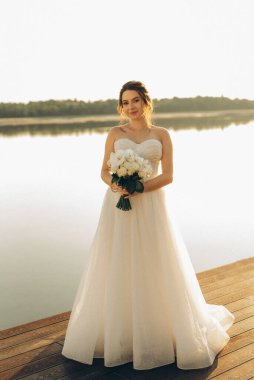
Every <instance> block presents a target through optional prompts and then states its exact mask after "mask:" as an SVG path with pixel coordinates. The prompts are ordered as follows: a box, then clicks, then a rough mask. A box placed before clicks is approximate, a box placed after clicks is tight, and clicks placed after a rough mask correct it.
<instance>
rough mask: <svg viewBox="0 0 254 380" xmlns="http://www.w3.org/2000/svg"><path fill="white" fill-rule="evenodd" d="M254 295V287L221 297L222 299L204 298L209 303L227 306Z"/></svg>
mask: <svg viewBox="0 0 254 380" xmlns="http://www.w3.org/2000/svg"><path fill="white" fill-rule="evenodd" d="M253 294H254V287H249V288H244V289H239V290H238V291H235V292H234V293H230V294H226V295H221V296H220V297H215V298H212V299H210V298H209V297H206V294H204V298H205V300H206V302H207V303H211V304H216V305H225V306H226V305H227V303H231V302H234V301H237V300H240V299H241V298H246V297H248V296H252V295H253Z"/></svg>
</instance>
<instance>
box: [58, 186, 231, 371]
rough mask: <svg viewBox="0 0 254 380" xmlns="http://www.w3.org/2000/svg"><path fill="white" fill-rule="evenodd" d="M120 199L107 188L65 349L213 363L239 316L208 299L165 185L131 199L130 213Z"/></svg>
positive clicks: (70, 354) (136, 360) (141, 364)
mask: <svg viewBox="0 0 254 380" xmlns="http://www.w3.org/2000/svg"><path fill="white" fill-rule="evenodd" d="M118 199H119V193H113V192H112V191H111V190H110V188H108V189H107V190H106V193H105V196H104V199H103V204H102V209H101V214H100V218H99V222H98V225H97V229H96V232H95V235H94V238H93V242H92V244H91V247H90V251H89V257H88V261H87V264H86V265H85V268H84V271H83V274H82V277H81V280H80V284H79V287H78V290H77V293H76V297H75V299H74V303H73V307H72V312H71V315H70V319H69V324H68V327H67V331H66V337H65V342H64V346H63V350H62V354H63V355H64V356H65V357H67V358H70V359H74V360H76V361H79V362H82V363H86V364H92V363H93V358H104V365H105V366H106V367H113V366H117V365H120V364H124V363H128V362H133V368H134V369H138V370H144V369H151V368H154V367H159V366H162V365H166V364H170V363H173V362H175V361H176V364H177V366H178V367H179V368H181V369H194V368H204V367H208V366H210V365H212V363H213V361H214V359H215V356H216V354H217V353H218V352H219V351H221V349H222V348H223V347H224V346H225V345H226V344H227V342H228V341H229V339H230V337H229V335H228V334H227V332H226V330H228V329H229V327H230V326H231V325H232V324H233V322H234V320H235V317H234V315H233V314H232V313H231V312H230V311H229V310H228V309H227V308H226V307H224V306H222V305H213V304H207V303H206V301H205V299H204V297H203V294H202V291H201V289H200V286H199V282H198V280H197V277H196V274H195V271H194V268H193V266H192V263H191V260H190V257H189V253H188V251H187V248H186V246H185V243H184V241H183V238H182V236H181V234H180V232H179V229H178V228H177V225H176V223H175V220H174V218H173V217H172V216H170V213H169V211H168V208H167V207H166V202H165V192H164V189H163V188H160V189H157V190H155V191H150V192H147V193H143V194H140V195H138V196H136V197H133V198H130V202H131V205H132V210H130V211H122V210H119V209H118V208H116V203H117V201H118Z"/></svg>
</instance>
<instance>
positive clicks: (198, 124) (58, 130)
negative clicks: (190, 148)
mask: <svg viewBox="0 0 254 380" xmlns="http://www.w3.org/2000/svg"><path fill="white" fill-rule="evenodd" d="M251 120H254V110H244V111H243V110H242V111H240V110H238V111H235V112H233V111H217V112H216V111H213V112H210V113H209V112H205V113H188V112H185V113H171V114H166V113H165V114H157V115H156V114H154V116H153V119H152V121H153V123H154V124H156V125H159V126H161V127H165V128H170V129H173V130H182V129H184V130H188V129H197V130H203V129H214V128H221V129H224V128H226V127H228V126H230V125H232V124H234V125H243V124H247V123H249V122H250V121H251ZM26 121H27V124H26ZM118 124H119V118H118V116H116V115H109V116H107V117H105V116H102V117H98V116H97V117H96V116H91V117H77V118H75V117H72V118H67V117H66V118H55V119H53V118H34V119H33V118H30V119H22V118H20V119H10V120H8V119H4V120H3V119H2V120H1V119H0V137H1V136H2V137H4V136H7V137H12V136H13V137H16V136H22V135H29V136H48V135H50V136H58V135H66V134H68V135H80V134H91V133H105V131H106V130H108V129H109V128H110V127H111V126H113V125H118Z"/></svg>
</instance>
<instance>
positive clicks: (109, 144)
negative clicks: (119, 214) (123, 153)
mask: <svg viewBox="0 0 254 380" xmlns="http://www.w3.org/2000/svg"><path fill="white" fill-rule="evenodd" d="M118 128H119V127H112V128H111V129H110V131H109V133H108V136H107V138H106V142H105V152H104V158H103V163H102V167H101V179H102V180H103V181H104V182H105V183H106V184H107V185H108V186H109V187H110V188H111V190H112V191H114V192H119V193H120V194H121V195H122V194H129V193H128V191H127V190H125V189H123V188H122V187H121V186H118V185H117V184H116V183H113V184H112V182H111V181H112V176H111V174H110V172H109V167H108V164H107V162H108V160H109V158H110V153H111V152H114V141H115V138H116V133H117V131H118Z"/></svg>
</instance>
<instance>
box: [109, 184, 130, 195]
mask: <svg viewBox="0 0 254 380" xmlns="http://www.w3.org/2000/svg"><path fill="white" fill-rule="evenodd" d="M110 188H111V190H112V191H113V192H114V193H116V192H118V193H120V194H121V195H127V194H129V193H128V191H127V190H125V189H123V188H122V187H121V186H118V185H117V184H116V183H112V184H111V185H110Z"/></svg>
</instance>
